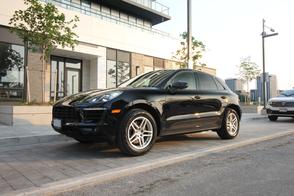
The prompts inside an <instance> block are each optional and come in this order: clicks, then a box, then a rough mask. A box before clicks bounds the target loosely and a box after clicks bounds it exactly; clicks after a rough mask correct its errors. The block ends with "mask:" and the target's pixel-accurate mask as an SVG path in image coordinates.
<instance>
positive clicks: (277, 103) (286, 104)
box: [270, 101, 294, 107]
mask: <svg viewBox="0 0 294 196" xmlns="http://www.w3.org/2000/svg"><path fill="white" fill-rule="evenodd" d="M270 105H271V106H272V107H294V102H285V101H284V102H283V101H275V102H272V103H271V104H270Z"/></svg>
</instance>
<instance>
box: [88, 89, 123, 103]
mask: <svg viewBox="0 0 294 196" xmlns="http://www.w3.org/2000/svg"><path fill="white" fill-rule="evenodd" d="M121 94H122V91H113V92H109V93H105V94H103V95H100V96H97V97H94V98H92V99H90V100H89V102H90V103H104V102H107V101H110V100H112V99H114V98H116V97H118V96H119V95H121Z"/></svg>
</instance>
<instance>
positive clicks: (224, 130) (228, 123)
mask: <svg viewBox="0 0 294 196" xmlns="http://www.w3.org/2000/svg"><path fill="white" fill-rule="evenodd" d="M239 128H240V117H239V115H238V113H237V112H236V111H235V110H234V109H231V108H228V109H226V111H225V115H224V119H223V122H222V126H221V128H220V129H218V130H217V134H218V136H219V137H220V138H221V139H233V138H235V137H236V136H237V135H238V134H239Z"/></svg>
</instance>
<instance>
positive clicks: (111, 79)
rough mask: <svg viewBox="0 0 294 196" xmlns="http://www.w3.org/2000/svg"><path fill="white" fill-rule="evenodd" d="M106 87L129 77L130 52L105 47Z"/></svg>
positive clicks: (113, 85) (116, 84)
mask: <svg viewBox="0 0 294 196" xmlns="http://www.w3.org/2000/svg"><path fill="white" fill-rule="evenodd" d="M106 66H107V81H106V86H107V88H114V87H117V86H118V85H120V84H121V83H123V82H125V81H126V80H128V79H130V76H131V75H130V71H131V69H130V53H129V52H124V51H119V50H114V49H107V52H106Z"/></svg>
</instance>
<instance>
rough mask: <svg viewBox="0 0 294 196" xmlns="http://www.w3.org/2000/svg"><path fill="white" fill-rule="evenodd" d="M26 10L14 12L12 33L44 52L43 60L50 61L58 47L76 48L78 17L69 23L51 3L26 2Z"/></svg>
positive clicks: (36, 0) (30, 0)
mask: <svg viewBox="0 0 294 196" xmlns="http://www.w3.org/2000/svg"><path fill="white" fill-rule="evenodd" d="M24 3H25V4H26V5H27V9H26V10H17V11H15V12H14V14H13V16H12V18H11V19H10V22H9V24H10V25H11V26H12V28H11V30H12V32H15V33H16V34H17V35H18V36H19V37H20V38H22V39H23V40H24V41H25V42H27V43H28V44H29V46H30V47H31V48H34V47H35V46H37V47H38V48H40V49H41V50H42V52H43V59H48V58H49V56H50V54H51V52H52V51H53V50H54V49H55V48H56V47H57V46H58V45H61V46H62V47H66V46H67V47H72V48H73V47H74V46H75V44H76V43H77V41H76V39H75V38H76V37H77V35H76V34H75V33H74V32H73V29H74V28H76V27H77V25H76V22H78V21H79V18H78V17H77V16H75V17H74V19H71V20H69V21H66V20H65V15H64V14H63V13H59V11H58V9H57V8H56V7H55V6H54V5H53V4H51V3H46V4H43V3H40V1H39V0H24Z"/></svg>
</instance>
